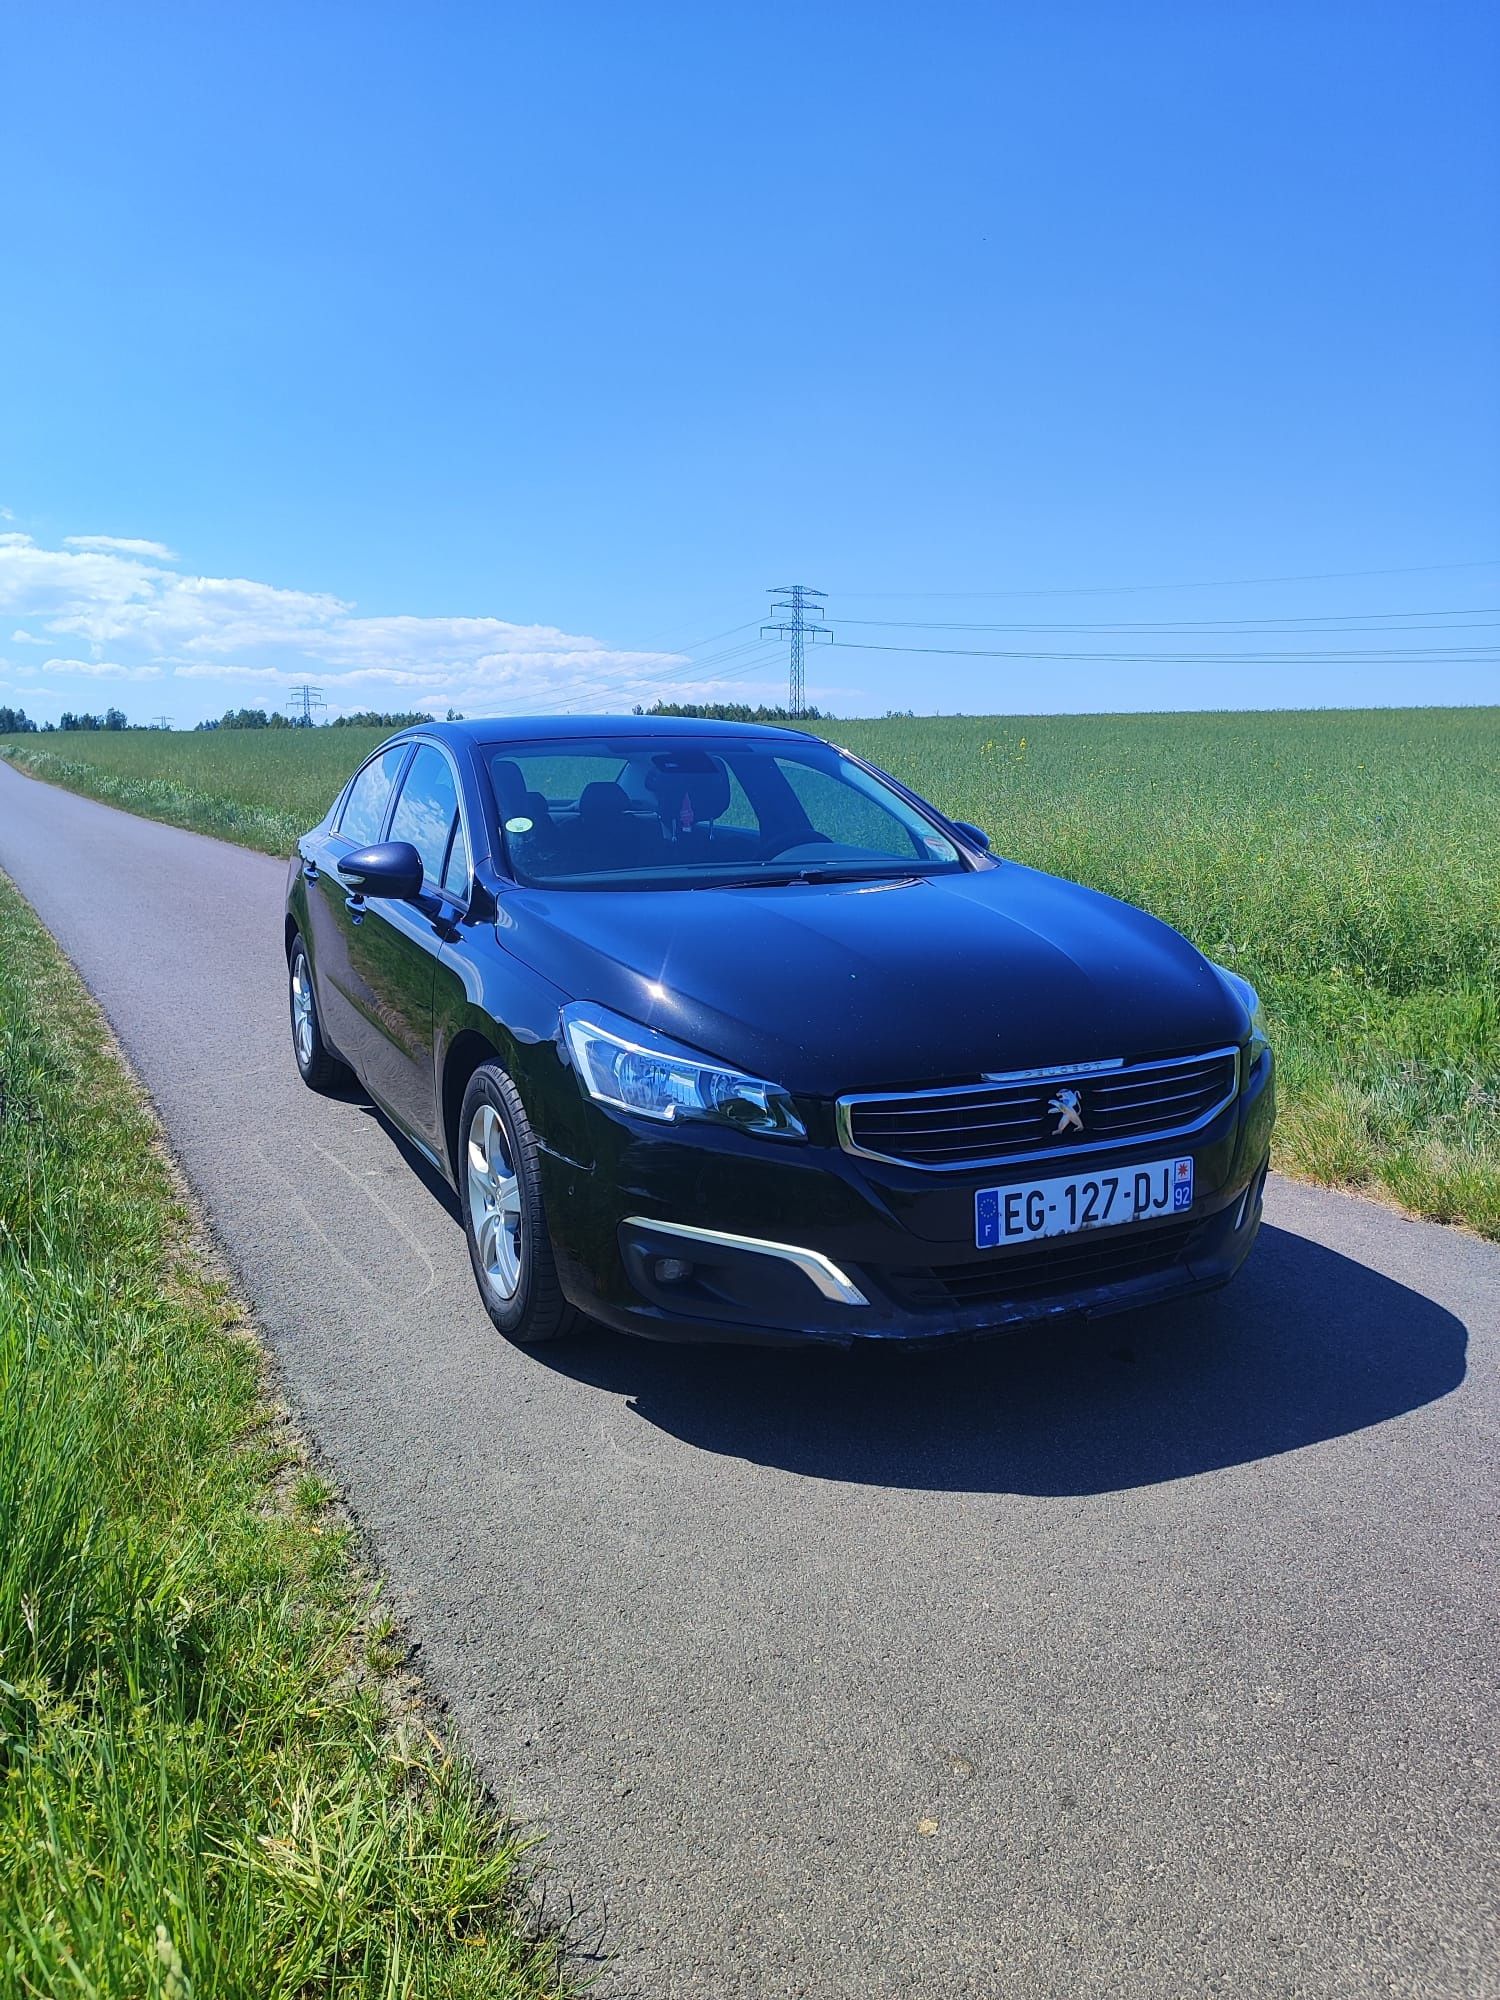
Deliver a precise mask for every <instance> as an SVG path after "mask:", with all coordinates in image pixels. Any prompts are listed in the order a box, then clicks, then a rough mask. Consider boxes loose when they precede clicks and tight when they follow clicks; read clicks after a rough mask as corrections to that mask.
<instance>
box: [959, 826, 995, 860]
mask: <svg viewBox="0 0 1500 2000" xmlns="http://www.w3.org/2000/svg"><path fill="white" fill-rule="evenodd" d="M953 824H954V825H955V826H956V827H957V828H958V830H959V832H960V833H961V834H962V835H963V837H964V839H965V840H966V841H967V842H968V843H969V845H970V847H977V848H978V849H979V851H980V853H981V854H988V853H989V851H990V837H989V835H988V834H987V833H986V832H985V830H984V828H983V827H982V826H975V824H974V822H973V821H972V820H969V819H956V820H955V821H954V822H953Z"/></svg>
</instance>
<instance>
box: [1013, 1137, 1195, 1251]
mask: <svg viewBox="0 0 1500 2000" xmlns="http://www.w3.org/2000/svg"><path fill="white" fill-rule="evenodd" d="M1192 1205H1193V1163H1192V1161H1191V1160H1190V1159H1187V1160H1148V1161H1147V1162H1146V1164H1145V1165H1144V1166H1139V1167H1137V1166H1128V1167H1111V1168H1110V1169H1109V1171H1108V1172H1107V1173H1100V1172H1098V1171H1097V1169H1096V1170H1095V1171H1094V1172H1092V1173H1087V1174H1059V1175H1058V1176H1057V1177H1056V1179H1054V1180H1048V1181H1023V1182H1022V1183H1021V1184H1020V1185H1019V1186H1018V1187H998V1188H981V1189H980V1190H979V1192H978V1193H977V1194H976V1195H975V1197H974V1242H975V1244H976V1246H977V1247H978V1248H979V1249H981V1250H995V1249H999V1248H1000V1247H1001V1246H1003V1245H1004V1244H1007V1243H1030V1242H1032V1241H1034V1240H1035V1238H1037V1237H1038V1236H1071V1235H1073V1234H1074V1233H1075V1231H1077V1230H1080V1229H1113V1228H1116V1227H1117V1226H1118V1225H1119V1224H1120V1223H1122V1222H1146V1221H1149V1220H1150V1219H1151V1218H1152V1217H1153V1216H1158V1215H1175V1214H1180V1213H1181V1211H1182V1210H1183V1209H1185V1208H1191V1207H1192Z"/></svg>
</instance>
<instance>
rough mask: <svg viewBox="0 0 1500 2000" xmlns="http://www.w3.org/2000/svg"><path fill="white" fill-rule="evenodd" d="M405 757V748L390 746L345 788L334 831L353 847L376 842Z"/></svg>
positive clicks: (398, 744) (395, 745)
mask: <svg viewBox="0 0 1500 2000" xmlns="http://www.w3.org/2000/svg"><path fill="white" fill-rule="evenodd" d="M405 755H406V745H405V744H404V743H393V744H392V745H391V747H390V749H389V750H382V751H381V753H380V755H379V756H378V757H372V758H371V759H370V761H369V763H368V764H366V766H365V768H364V769H363V770H362V771H361V772H360V774H359V776H358V777H357V778H356V779H355V780H354V783H353V784H352V785H351V786H350V787H349V796H348V798H346V799H345V801H344V810H343V812H342V813H341V814H340V815H339V828H338V830H339V832H340V833H342V834H344V835H346V836H347V837H348V838H349V839H350V840H352V841H353V842H354V844H355V846H356V847H369V846H371V845H372V843H373V842H375V841H377V840H379V838H380V829H381V827H382V826H384V824H385V809H386V807H387V806H388V805H389V804H390V802H391V786H392V785H394V784H395V782H396V773H397V772H398V771H399V770H400V769H401V760H402V758H403V757H405Z"/></svg>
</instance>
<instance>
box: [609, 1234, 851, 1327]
mask: <svg viewBox="0 0 1500 2000" xmlns="http://www.w3.org/2000/svg"><path fill="white" fill-rule="evenodd" d="M625 1227H626V1228H627V1229H648V1230H650V1231H651V1233H652V1234H653V1235H655V1236H674V1237H680V1238H682V1240H683V1241H685V1242H688V1243H703V1244H711V1245H712V1246H713V1247H714V1248H715V1249H719V1250H743V1251H747V1252H749V1253H750V1254H751V1255H753V1256H758V1257H774V1258H776V1259H778V1260H779V1261H780V1262H781V1263H783V1264H790V1265H791V1266H792V1268H793V1270H796V1271H800V1272H801V1273H802V1275H803V1277H804V1278H806V1279H808V1281H809V1282H810V1283H811V1284H812V1285H814V1286H815V1287H816V1288H817V1290H818V1291H819V1292H820V1293H821V1294H822V1296H823V1297H824V1298H825V1299H831V1300H832V1301H833V1303H834V1304H835V1305H841V1306H867V1305H868V1304H869V1303H870V1301H869V1300H868V1299H867V1298H866V1297H865V1295H864V1293H863V1292H862V1291H861V1290H860V1289H859V1286H858V1285H856V1284H855V1282H854V1280H853V1279H852V1278H851V1277H850V1276H849V1274H848V1272H847V1271H841V1270H840V1269H839V1267H838V1265H837V1264H835V1263H834V1261H833V1259H832V1258H831V1257H825V1256H824V1255H823V1253H822V1251H821V1250H804V1249H802V1248H801V1247H800V1246H799V1245H798V1244H796V1243H772V1242H770V1241H769V1240H768V1239H767V1238H765V1237H764V1236H737V1235H735V1233H734V1232H733V1231H732V1230H728V1229H700V1228H698V1227H696V1225H694V1224H693V1223H689V1222H658V1221H656V1220H654V1219H653V1218H652V1217H651V1216H649V1215H628V1216H626V1218H625Z"/></svg>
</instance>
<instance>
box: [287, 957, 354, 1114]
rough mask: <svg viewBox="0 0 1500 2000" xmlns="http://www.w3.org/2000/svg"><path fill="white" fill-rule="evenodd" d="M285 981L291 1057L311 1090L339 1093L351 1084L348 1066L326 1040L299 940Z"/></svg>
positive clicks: (290, 960) (310, 973) (290, 959)
mask: <svg viewBox="0 0 1500 2000" xmlns="http://www.w3.org/2000/svg"><path fill="white" fill-rule="evenodd" d="M286 979H287V1000H288V1004H289V1006H290V1008H291V1013H292V1054H293V1056H294V1057H295V1058H296V1062H297V1073H298V1075H299V1076H300V1077H301V1078H302V1081H303V1082H304V1083H305V1084H306V1085H307V1087H308V1089H309V1090H336V1089H337V1088H338V1087H339V1086H340V1085H341V1084H345V1083H347V1082H348V1081H349V1076H350V1071H349V1066H348V1064H347V1063H344V1062H341V1061H340V1060H339V1058H338V1057H337V1056H336V1055H334V1054H333V1053H332V1051H331V1050H330V1049H329V1047H328V1044H327V1043H326V1042H325V1041H324V1040H323V1029H322V1026H321V1024H320V1023H319V1020H318V1000H317V994H316V992H315V991H314V988H313V980H312V965H311V963H310V962H309V959H308V956H307V946H306V945H305V944H304V943H303V942H302V939H301V938H300V937H295V938H293V939H292V948H291V951H290V952H289V953H288V954H287V962H286Z"/></svg>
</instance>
